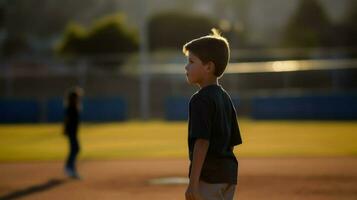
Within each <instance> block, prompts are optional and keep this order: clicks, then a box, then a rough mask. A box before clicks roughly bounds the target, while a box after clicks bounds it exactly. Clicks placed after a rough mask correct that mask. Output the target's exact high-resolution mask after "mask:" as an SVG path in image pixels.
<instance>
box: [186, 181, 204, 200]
mask: <svg viewBox="0 0 357 200" xmlns="http://www.w3.org/2000/svg"><path fill="white" fill-rule="evenodd" d="M185 196H186V200H203V198H202V197H201V194H200V191H199V189H198V185H197V186H194V185H192V184H189V185H188V187H187V190H186V193H185Z"/></svg>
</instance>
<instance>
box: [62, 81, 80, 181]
mask: <svg viewBox="0 0 357 200" xmlns="http://www.w3.org/2000/svg"><path fill="white" fill-rule="evenodd" d="M82 95H83V90H82V88H80V87H75V88H72V89H71V90H70V91H69V92H68V94H67V95H66V107H65V117H64V134H65V135H66V137H67V139H68V143H69V153H68V156H67V160H66V164H65V172H66V174H67V175H68V176H69V177H71V178H74V179H80V176H79V175H78V173H77V169H76V159H77V156H78V153H79V150H80V146H79V142H78V126H79V123H80V110H81V99H80V98H81V96H82Z"/></svg>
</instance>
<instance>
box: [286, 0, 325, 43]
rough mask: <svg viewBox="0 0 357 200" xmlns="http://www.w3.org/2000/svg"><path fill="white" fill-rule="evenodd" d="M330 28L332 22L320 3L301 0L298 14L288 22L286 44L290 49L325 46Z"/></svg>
mask: <svg viewBox="0 0 357 200" xmlns="http://www.w3.org/2000/svg"><path fill="white" fill-rule="evenodd" d="M329 28H331V23H330V20H329V18H328V16H327V14H326V12H325V11H324V9H323V7H321V5H320V4H319V2H318V1H316V0H301V1H300V5H299V7H298V9H297V11H296V13H295V14H294V15H293V16H292V18H291V19H290V20H289V22H288V25H287V28H286V30H285V35H284V44H285V45H286V46H289V47H318V46H324V45H325V44H326V35H327V32H328V30H329Z"/></svg>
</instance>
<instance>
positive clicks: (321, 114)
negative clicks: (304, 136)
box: [251, 93, 357, 120]
mask: <svg viewBox="0 0 357 200" xmlns="http://www.w3.org/2000/svg"><path fill="white" fill-rule="evenodd" d="M251 116H252V117H253V118H254V119H317V120H324V119H331V120H354V119H357V93H349V94H328V95H313V94H311V95H299V96H266V97H255V98H253V100H252V112H251Z"/></svg>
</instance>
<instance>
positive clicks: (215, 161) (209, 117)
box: [188, 85, 242, 184]
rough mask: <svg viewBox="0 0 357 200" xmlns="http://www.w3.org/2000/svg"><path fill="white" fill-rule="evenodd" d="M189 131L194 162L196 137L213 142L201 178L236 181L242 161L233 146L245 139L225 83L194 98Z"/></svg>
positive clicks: (190, 150)
mask: <svg viewBox="0 0 357 200" xmlns="http://www.w3.org/2000/svg"><path fill="white" fill-rule="evenodd" d="M188 133H189V134H188V147H189V158H190V161H191V162H192V159H193V149H194V145H195V141H196V139H206V140H208V141H209V147H208V151H207V155H206V159H205V161H204V164H203V167H202V171H201V176H200V180H203V181H205V182H208V183H230V184H236V183H237V173H238V161H237V159H236V157H235V155H234V153H233V147H234V146H236V145H239V144H241V143H242V139H241V136H240V131H239V126H238V122H237V116H236V111H235V108H234V106H233V103H232V100H231V98H230V96H229V95H228V94H227V92H226V91H225V90H224V89H223V88H222V87H221V86H219V85H209V86H206V87H204V88H202V89H201V90H200V91H198V92H197V93H195V94H194V95H193V96H192V97H191V100H190V104H189V123H188ZM190 173H191V166H190Z"/></svg>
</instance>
